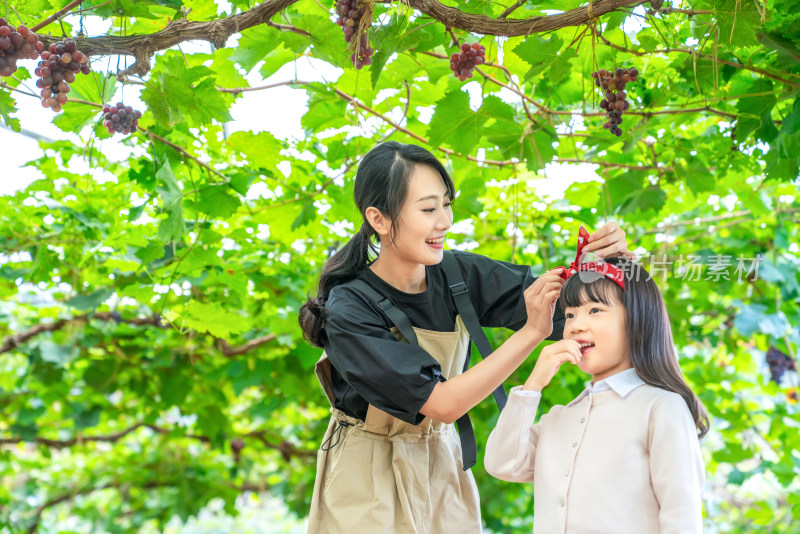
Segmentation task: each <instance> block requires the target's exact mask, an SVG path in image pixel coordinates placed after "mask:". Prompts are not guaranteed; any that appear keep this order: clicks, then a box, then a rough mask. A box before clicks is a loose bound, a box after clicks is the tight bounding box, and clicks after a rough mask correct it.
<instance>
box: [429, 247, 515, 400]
mask: <svg viewBox="0 0 800 534" xmlns="http://www.w3.org/2000/svg"><path fill="white" fill-rule="evenodd" d="M442 268H443V269H444V274H445V276H446V277H447V284H448V285H449V286H450V293H451V294H452V295H453V300H454V301H455V303H456V308H457V309H458V313H459V315H461V318H462V319H463V320H464V325H465V326H466V327H467V332H469V337H470V339H471V340H472V342H473V343H475V346H476V347H478V352H480V354H481V357H482V358H484V359H485V358H487V357H488V356H489V355H490V354H491V353H492V352H493V351H494V349H492V345H491V344H490V343H489V340H488V339H487V338H486V333H485V332H484V331H483V328H481V323H480V321H478V314H476V313H475V307H474V306H473V305H472V301H471V300H470V299H469V290H468V289H467V284H466V283H464V278H463V276H461V269H459V267H458V263H457V262H456V258H455V255H453V253H452V252H450V251H445V253H444V258H443V259H442ZM469 359H470V353H469V352H467V358H466V360H465V362H464V371H466V370H467V369H469ZM494 400H495V402H497V407H498V408H499V409H500V411H502V410H503V408H505V406H506V400H508V397H507V395H506V390H505V389H503V384H500V385H499V386H497V389H495V390H494Z"/></svg>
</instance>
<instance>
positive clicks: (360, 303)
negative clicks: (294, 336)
mask: <svg viewBox="0 0 800 534" xmlns="http://www.w3.org/2000/svg"><path fill="white" fill-rule="evenodd" d="M324 332H325V337H324V345H325V353H326V354H327V356H328V359H329V360H330V362H331V365H333V367H334V368H335V369H336V371H337V372H338V373H339V375H340V376H341V378H342V379H343V380H344V381H345V382H347V384H349V385H350V387H352V388H353V389H354V390H355V391H356V392H357V393H358V394H359V395H361V396H362V397H363V398H364V399H365V400H366V401H367V402H368V403H369V404H372V405H373V406H375V407H376V408H379V409H381V410H383V411H385V412H387V413H389V414H390V415H392V416H394V417H397V418H398V419H400V420H402V421H405V422H407V423H411V424H419V423H420V422H421V421H422V419H424V416H423V415H422V414H420V413H419V410H420V408H422V405H423V404H425V402H426V401H427V400H428V397H429V396H430V394H431V392H432V391H433V388H434V386H435V385H436V384H437V383H438V382H441V381H443V380H444V378H443V377H442V371H441V366H440V365H439V362H437V361H436V360H435V359H434V358H433V357H432V356H431V355H430V354H428V353H427V352H426V351H425V350H423V349H422V348H420V347H419V346H418V345H412V344H409V343H403V342H400V341H398V340H397V339H396V338H395V337H394V335H393V334H392V332H391V330H390V326H389V324H388V322H387V319H386V318H385V317H384V316H383V314H382V313H381V312H380V311H379V310H378V309H376V304H375V303H373V302H371V301H370V300H369V299H368V298H366V297H365V296H364V295H362V294H361V293H359V292H358V291H356V290H354V289H352V288H349V287H346V286H337V287H335V288H334V289H333V290H331V293H330V295H329V298H328V301H327V302H326V303H325V326H324Z"/></svg>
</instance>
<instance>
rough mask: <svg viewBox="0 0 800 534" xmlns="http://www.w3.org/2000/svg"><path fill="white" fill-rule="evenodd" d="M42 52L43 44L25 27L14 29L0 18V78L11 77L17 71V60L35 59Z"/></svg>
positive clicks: (20, 26)
mask: <svg viewBox="0 0 800 534" xmlns="http://www.w3.org/2000/svg"><path fill="white" fill-rule="evenodd" d="M42 50H44V44H43V43H42V42H40V41H39V36H38V35H36V34H35V33H33V32H32V31H30V30H29V29H28V27H27V26H25V25H24V24H20V25H19V26H17V28H14V26H12V25H11V24H9V23H8V21H6V19H4V18H3V17H0V76H2V77H4V78H5V77H8V76H11V75H12V74H14V73H15V72H16V71H17V60H20V59H36V58H37V57H39V53H40V52H41V51H42Z"/></svg>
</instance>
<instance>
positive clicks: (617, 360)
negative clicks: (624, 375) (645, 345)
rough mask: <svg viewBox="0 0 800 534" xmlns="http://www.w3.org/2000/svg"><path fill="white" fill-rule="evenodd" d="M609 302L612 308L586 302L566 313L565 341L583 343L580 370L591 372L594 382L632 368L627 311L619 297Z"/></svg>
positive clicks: (570, 308) (566, 310) (568, 308)
mask: <svg viewBox="0 0 800 534" xmlns="http://www.w3.org/2000/svg"><path fill="white" fill-rule="evenodd" d="M609 301H610V303H611V304H610V305H607V304H603V303H602V302H586V303H584V304H582V305H580V306H578V307H567V308H566V309H565V310H564V317H565V318H566V322H565V324H564V339H574V340H575V341H577V342H579V343H581V360H580V361H579V362H578V367H580V368H581V369H582V370H583V371H584V372H586V373H591V375H592V380H593V381H594V382H597V381H599V380H603V379H604V378H608V377H609V376H611V375H614V374H616V373H619V372H620V371H624V370H625V369H630V368H631V367H632V364H631V355H630V353H629V351H628V335H627V333H626V330H625V308H624V307H623V305H622V303H621V302H619V301H618V300H617V299H616V298H611V299H609Z"/></svg>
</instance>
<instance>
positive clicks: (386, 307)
mask: <svg viewBox="0 0 800 534" xmlns="http://www.w3.org/2000/svg"><path fill="white" fill-rule="evenodd" d="M349 285H351V286H352V287H355V288H356V289H358V290H359V291H360V292H361V293H364V294H365V295H366V296H367V297H368V298H369V299H370V300H372V301H373V302H374V303H375V304H377V305H378V307H379V308H380V309H381V310H382V311H383V313H385V314H386V315H387V316H388V317H389V320H390V321H392V324H394V326H396V327H397V329H398V330H399V331H400V333H401V334H403V337H405V338H406V339H407V340H408V342H409V343H411V344H412V345H419V343H417V334H416V333H415V332H414V329H413V328H412V327H411V321H410V320H409V318H408V316H407V315H406V314H405V313H403V312H402V311H401V310H400V309H399V308H398V307H397V306H395V305H394V304H392V301H391V300H389V299H388V298H386V297H384V296H383V295H381V294H380V293H378V292H377V291H376V290H375V289H374V288H373V287H372V286H370V285H369V284H367V283H366V282H364V281H363V280H361V279H358V278H357V279H355V280H352V281H351V282H350V284H349Z"/></svg>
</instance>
